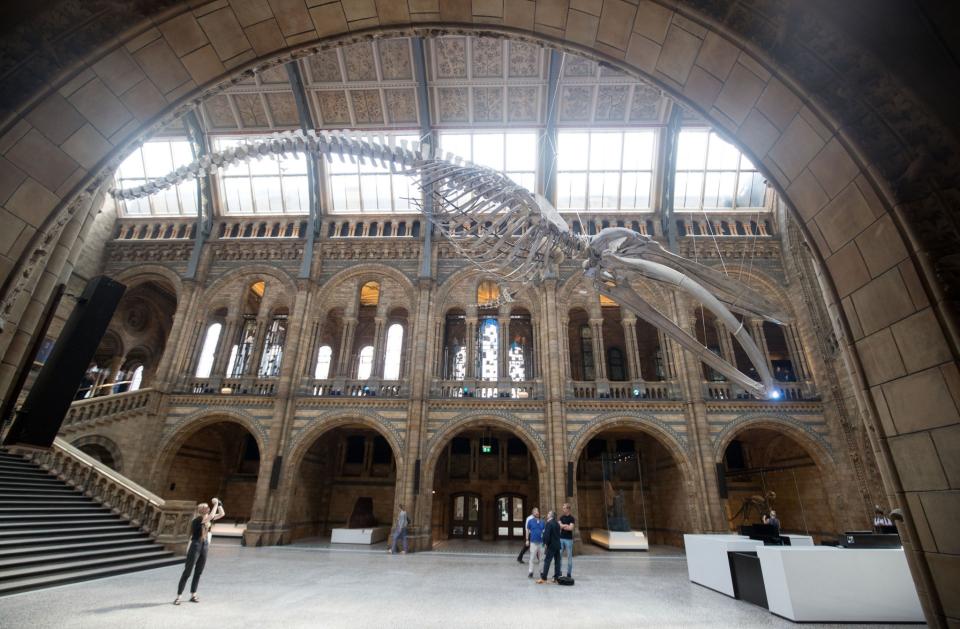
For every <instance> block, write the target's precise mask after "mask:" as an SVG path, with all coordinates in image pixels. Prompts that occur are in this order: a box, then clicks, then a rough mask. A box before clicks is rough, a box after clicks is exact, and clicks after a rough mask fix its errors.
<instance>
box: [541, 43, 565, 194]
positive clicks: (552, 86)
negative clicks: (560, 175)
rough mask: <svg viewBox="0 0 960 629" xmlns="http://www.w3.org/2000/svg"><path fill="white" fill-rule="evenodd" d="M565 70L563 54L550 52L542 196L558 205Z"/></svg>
mask: <svg viewBox="0 0 960 629" xmlns="http://www.w3.org/2000/svg"><path fill="white" fill-rule="evenodd" d="M562 68H563V53H562V52H560V51H559V50H550V61H549V65H548V66H547V120H546V127H545V128H544V130H543V137H542V139H541V141H540V180H541V186H540V190H541V194H543V196H544V197H545V198H546V199H547V200H548V201H550V203H553V204H554V205H556V204H557V115H558V112H559V108H560V103H559V98H560V96H559V94H560V89H559V86H560V71H561V70H562Z"/></svg>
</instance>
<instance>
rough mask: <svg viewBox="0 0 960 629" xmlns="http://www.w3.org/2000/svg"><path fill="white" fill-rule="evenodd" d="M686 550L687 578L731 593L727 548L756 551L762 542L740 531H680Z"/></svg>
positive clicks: (719, 590) (731, 584)
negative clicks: (695, 533) (683, 532)
mask: <svg viewBox="0 0 960 629" xmlns="http://www.w3.org/2000/svg"><path fill="white" fill-rule="evenodd" d="M683 545H684V547H685V548H686V551H687V575H688V576H689V577H690V580H691V581H693V582H694V583H699V584H700V585H705V586H706V587H708V588H710V589H711V590H716V591H717V592H722V593H724V594H726V595H727V596H733V579H732V578H731V576H730V560H729V559H728V558H727V553H728V552H736V551H748V552H749V551H756V550H757V548H760V547H762V546H763V542H758V541H757V540H753V539H750V538H749V537H745V536H743V535H684V536H683Z"/></svg>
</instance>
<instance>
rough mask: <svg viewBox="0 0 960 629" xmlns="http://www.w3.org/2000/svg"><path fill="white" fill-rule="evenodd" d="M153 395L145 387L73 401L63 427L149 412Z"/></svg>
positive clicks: (153, 391)
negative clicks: (142, 411)
mask: <svg viewBox="0 0 960 629" xmlns="http://www.w3.org/2000/svg"><path fill="white" fill-rule="evenodd" d="M154 393H155V390H154V389H152V388H150V387H147V388H143V389H137V390H136V391H124V392H123V393H111V394H109V395H100V396H97V397H91V398H84V399H80V400H75V401H74V402H73V403H72V404H70V409H69V410H68V411H67V416H66V417H65V418H64V420H63V427H64V428H68V427H73V426H75V425H77V424H80V423H84V422H86V421H88V420H97V419H103V418H105V417H109V416H111V415H120V414H122V413H128V412H131V411H139V410H141V409H147V410H149V407H150V404H151V403H152V402H153V401H154V400H155V399H157V396H155V395H154Z"/></svg>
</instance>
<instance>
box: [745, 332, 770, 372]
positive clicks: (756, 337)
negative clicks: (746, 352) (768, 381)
mask: <svg viewBox="0 0 960 629" xmlns="http://www.w3.org/2000/svg"><path fill="white" fill-rule="evenodd" d="M750 336H752V337H753V342H754V343H756V344H757V347H759V348H760V351H761V352H763V358H764V360H766V361H767V369H769V370H770V373H771V374H772V373H773V363H771V362H770V349H769V348H768V347H767V337H766V336H765V335H764V333H763V321H761V320H760V319H750Z"/></svg>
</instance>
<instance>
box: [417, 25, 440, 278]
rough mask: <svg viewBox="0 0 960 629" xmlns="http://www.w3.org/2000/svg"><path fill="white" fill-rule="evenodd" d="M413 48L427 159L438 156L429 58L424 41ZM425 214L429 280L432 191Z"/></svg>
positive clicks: (423, 270) (423, 260)
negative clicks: (431, 98) (429, 81)
mask: <svg viewBox="0 0 960 629" xmlns="http://www.w3.org/2000/svg"><path fill="white" fill-rule="evenodd" d="M410 45H411V46H412V47H413V77H414V79H415V80H416V82H417V108H418V111H419V113H420V142H421V144H422V143H423V142H425V141H426V142H428V147H429V151H428V152H427V155H426V157H428V158H432V157H434V156H436V154H437V144H438V142H437V137H436V134H435V133H434V132H433V122H432V120H431V119H430V86H429V84H428V83H427V56H426V53H425V51H424V45H423V39H422V38H420V37H411V38H410ZM423 213H424V216H426V217H427V222H426V224H425V225H423V226H422V229H421V230H420V231H421V233H422V234H423V236H422V237H423V245H422V247H421V251H420V271H419V274H418V277H420V278H422V279H428V278H431V277H433V268H432V265H433V264H432V263H433V224H432V223H431V222H430V220H429V217H430V216H431V215H432V214H433V194H432V190H430V189H429V188H425V189H424V191H423Z"/></svg>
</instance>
